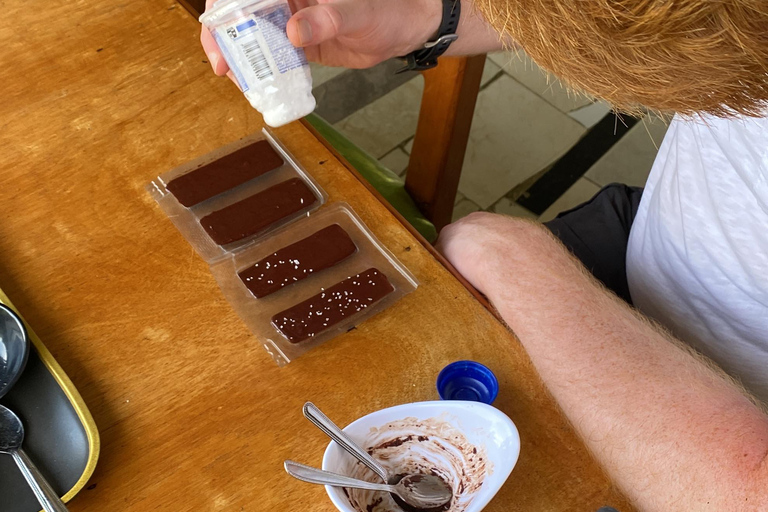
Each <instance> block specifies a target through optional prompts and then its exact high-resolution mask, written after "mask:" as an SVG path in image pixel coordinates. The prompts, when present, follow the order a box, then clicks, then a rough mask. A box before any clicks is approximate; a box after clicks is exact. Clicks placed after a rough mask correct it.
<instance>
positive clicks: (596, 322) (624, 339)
mask: <svg viewBox="0 0 768 512" xmlns="http://www.w3.org/2000/svg"><path fill="white" fill-rule="evenodd" d="M474 229H475V230H477V229H478V228H477V227H475V228H474ZM493 233H494V234H493V235H492V236H490V237H488V241H487V242H486V243H485V244H484V245H483V246H482V248H480V249H478V250H477V254H476V256H475V258H476V259H477V261H482V263H480V264H479V265H481V266H482V269H481V271H480V272H479V273H478V274H476V276H475V278H474V279H473V280H474V281H475V282H476V284H477V285H478V286H479V287H480V288H481V289H482V290H483V291H484V292H485V293H486V294H487V296H488V298H489V299H490V300H491V301H492V302H493V304H494V305H495V306H496V307H497V308H498V310H499V312H500V313H501V315H502V317H503V318H504V319H505V320H506V322H507V323H508V324H509V325H510V326H511V328H512V329H513V330H514V332H515V334H516V335H517V336H518V338H519V339H520V341H521V342H522V343H523V345H524V346H525V348H526V350H527V352H528V353H529V354H530V357H531V359H532V361H533V363H534V365H535V366H536V368H537V370H538V371H539V373H540V375H541V377H542V379H543V380H544V382H545V383H546V385H547V387H548V388H549V389H550V391H551V392H552V394H553V395H554V397H555V399H556V400H557V402H558V403H559V404H560V406H561V407H562V409H563V411H564V412H565V414H566V416H567V417H568V418H569V419H570V420H571V422H572V423H573V425H574V427H575V428H576V429H577V430H578V431H579V433H580V434H581V436H582V437H583V439H584V440H585V442H586V443H587V444H588V446H589V447H590V449H591V450H592V451H593V453H594V454H595V455H596V457H597V458H598V460H599V461H600V462H601V463H602V464H603V465H604V466H605V467H606V469H607V470H608V471H609V473H610V474H611V475H612V477H613V478H614V479H615V481H616V482H617V483H618V484H619V485H620V486H621V488H622V489H623V490H624V491H625V492H626V493H627V494H628V495H629V496H630V497H631V498H632V499H633V500H635V502H636V503H637V504H638V505H639V507H640V509H641V510H660V511H671V510H716V511H720V510H758V509H764V508H765V507H766V504H767V501H766V492H767V490H766V487H767V486H766V481H767V480H766V473H765V468H764V464H765V455H766V451H768V421H766V417H765V416H764V415H763V414H762V412H761V411H760V410H759V409H758V408H757V407H756V406H754V405H753V404H752V403H751V402H750V401H749V400H748V399H747V398H746V397H745V396H744V395H743V394H741V392H740V391H739V389H738V388H737V387H736V386H735V385H733V384H732V383H731V382H730V381H729V380H728V379H726V378H724V377H723V376H722V375H721V374H720V373H719V372H718V371H715V370H712V369H711V368H710V367H709V366H708V365H707V364H705V363H704V362H702V361H701V360H700V359H698V358H697V357H694V356H693V355H691V354H690V353H689V352H688V351H687V350H685V349H682V348H680V346H679V345H678V344H677V343H676V342H674V341H673V340H671V338H670V337H668V336H667V335H665V334H663V333H662V332H661V331H659V330H658V329H656V328H655V327H653V326H652V325H651V324H650V323H648V322H647V321H645V320H644V319H642V318H641V317H640V316H639V315H637V314H636V313H635V312H634V311H632V310H631V309H630V308H629V307H628V306H626V305H625V304H624V303H623V302H621V301H620V300H619V299H617V298H616V297H614V296H613V295H612V294H609V293H608V292H607V291H605V290H604V289H603V288H602V287H601V286H600V285H599V284H598V283H596V282H595V281H594V279H593V278H592V277H591V276H589V275H588V274H587V273H586V271H585V270H584V269H583V267H582V266H581V265H580V264H578V263H577V262H576V261H575V260H574V259H573V258H572V257H571V255H570V254H568V253H567V251H566V250H565V248H564V247H562V245H561V244H559V242H557V241H555V240H554V239H552V237H551V235H549V233H548V232H547V231H546V230H545V228H543V227H542V226H540V225H533V224H531V223H526V222H520V221H505V222H502V223H500V225H499V226H495V227H494V228H493ZM471 258H472V255H470V259H471ZM478 276H480V277H478ZM745 505H746V506H745Z"/></svg>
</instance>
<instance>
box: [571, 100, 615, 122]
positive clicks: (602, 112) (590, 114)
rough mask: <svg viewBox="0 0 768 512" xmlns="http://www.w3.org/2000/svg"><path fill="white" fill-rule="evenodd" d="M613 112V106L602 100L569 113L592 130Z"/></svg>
mask: <svg viewBox="0 0 768 512" xmlns="http://www.w3.org/2000/svg"><path fill="white" fill-rule="evenodd" d="M610 111H611V106H610V105H608V104H607V103H606V102H604V101H602V100H598V101H595V102H594V103H592V104H590V105H587V106H586V107H581V108H580V109H577V110H574V111H572V112H569V113H568V115H569V116H571V118H572V119H575V120H576V121H578V122H579V123H581V124H582V126H584V127H585V128H592V127H593V126H595V125H596V124H597V123H598V122H599V121H600V120H601V119H602V118H604V117H605V116H606V115H607V114H608V113H610Z"/></svg>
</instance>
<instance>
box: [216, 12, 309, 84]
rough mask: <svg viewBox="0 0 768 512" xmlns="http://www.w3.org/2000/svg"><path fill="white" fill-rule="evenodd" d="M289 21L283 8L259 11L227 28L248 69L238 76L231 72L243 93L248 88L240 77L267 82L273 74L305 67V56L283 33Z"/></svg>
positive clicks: (229, 36)
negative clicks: (245, 76) (244, 75)
mask: <svg viewBox="0 0 768 512" xmlns="http://www.w3.org/2000/svg"><path fill="white" fill-rule="evenodd" d="M290 17H291V11H290V9H289V8H288V6H287V5H285V4H282V5H278V6H275V7H272V8H270V9H266V10H263V11H259V12H258V15H256V14H252V15H250V16H249V17H248V18H246V19H241V20H239V21H237V22H235V23H233V24H231V25H229V26H228V27H226V29H225V30H226V35H227V37H228V38H229V39H230V41H231V42H232V43H234V44H235V45H236V46H237V47H238V48H239V50H240V52H241V54H242V55H243V56H244V57H245V59H246V61H247V63H248V69H246V70H240V73H238V72H237V71H234V70H233V71H234V72H235V78H237V79H238V81H239V82H240V88H241V89H243V92H245V91H246V90H247V89H248V87H247V85H246V84H245V83H244V82H246V80H241V78H243V77H242V74H246V75H248V76H249V77H254V78H255V79H256V80H259V81H260V80H267V79H269V78H271V77H272V76H273V75H274V74H275V73H285V72H287V71H290V70H292V69H296V68H300V67H301V66H304V65H306V64H307V59H306V57H305V56H304V52H303V51H302V50H300V49H298V48H296V47H294V46H293V44H291V42H290V41H289V40H288V36H287V34H286V32H285V25H286V24H287V23H288V19H289V18H290ZM217 39H218V38H217ZM219 46H220V47H221V46H223V45H221V44H219ZM238 75H240V76H238Z"/></svg>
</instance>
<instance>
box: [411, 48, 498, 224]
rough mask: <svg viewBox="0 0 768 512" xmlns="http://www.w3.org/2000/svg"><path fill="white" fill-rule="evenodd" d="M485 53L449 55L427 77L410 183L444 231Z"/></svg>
mask: <svg viewBox="0 0 768 512" xmlns="http://www.w3.org/2000/svg"><path fill="white" fill-rule="evenodd" d="M484 65H485V55H476V56H474V57H448V58H446V57H443V58H441V59H440V65H439V66H437V67H436V68H433V69H430V70H427V71H425V72H424V73H423V75H424V95H423V96H422V100H421V111H420V112H419V124H418V127H417V129H416V137H415V138H414V141H413V150H412V151H411V158H410V161H409V164H408V174H407V175H406V179H405V187H406V189H407V190H408V193H409V194H411V196H412V197H413V199H414V200H415V201H416V204H418V205H419V208H421V210H422V212H423V213H424V215H425V216H426V217H427V218H428V219H429V220H431V221H432V223H433V224H435V226H436V227H437V229H438V230H440V229H442V228H443V227H444V226H445V225H447V224H449V223H450V222H451V216H452V214H453V205H454V202H455V198H456V192H457V191H458V188H459V178H460V177H461V167H462V165H463V164H464V153H465V152H466V149H467V140H468V138H469V129H470V127H471V126H472V116H473V114H474V112H475V103H476V101H477V93H478V91H479V90H480V78H481V76H482V74H483V66H484Z"/></svg>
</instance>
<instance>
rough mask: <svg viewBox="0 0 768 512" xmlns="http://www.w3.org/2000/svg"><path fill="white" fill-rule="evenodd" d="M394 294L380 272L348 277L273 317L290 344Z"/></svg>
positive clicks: (373, 269) (370, 270)
mask: <svg viewBox="0 0 768 512" xmlns="http://www.w3.org/2000/svg"><path fill="white" fill-rule="evenodd" d="M393 291H394V288H393V287H392V284H391V283H390V282H389V279H387V276H385V275H384V274H382V273H381V272H379V270H378V269H375V268H369V269H368V270H366V271H365V272H362V273H360V274H357V275H356V276H352V277H349V278H347V279H345V280H344V281H342V282H340V283H338V284H335V285H333V286H331V287H330V288H328V289H327V290H323V291H322V292H321V293H318V294H317V295H315V296H314V297H310V298H309V299H307V300H305V301H304V302H301V303H299V304H296V305H295V306H293V307H291V308H288V309H286V310H285V311H282V312H280V313H278V314H276V315H275V316H273V317H272V325H274V326H275V327H276V328H277V329H278V330H279V331H280V332H281V333H282V334H283V335H284V336H285V337H286V338H288V341H290V342H291V343H299V342H302V341H304V340H306V339H309V338H312V337H314V336H316V335H317V334H319V333H321V332H322V331H324V330H326V329H328V328H330V327H332V326H333V325H336V324H337V323H339V322H341V321H342V320H344V319H345V318H347V317H350V316H352V315H354V314H355V313H358V312H360V311H362V310H364V309H366V308H367V307H369V306H372V305H374V304H376V302H378V301H379V300H381V299H382V298H384V297H386V296H387V295H389V294H390V293H392V292H393Z"/></svg>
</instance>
